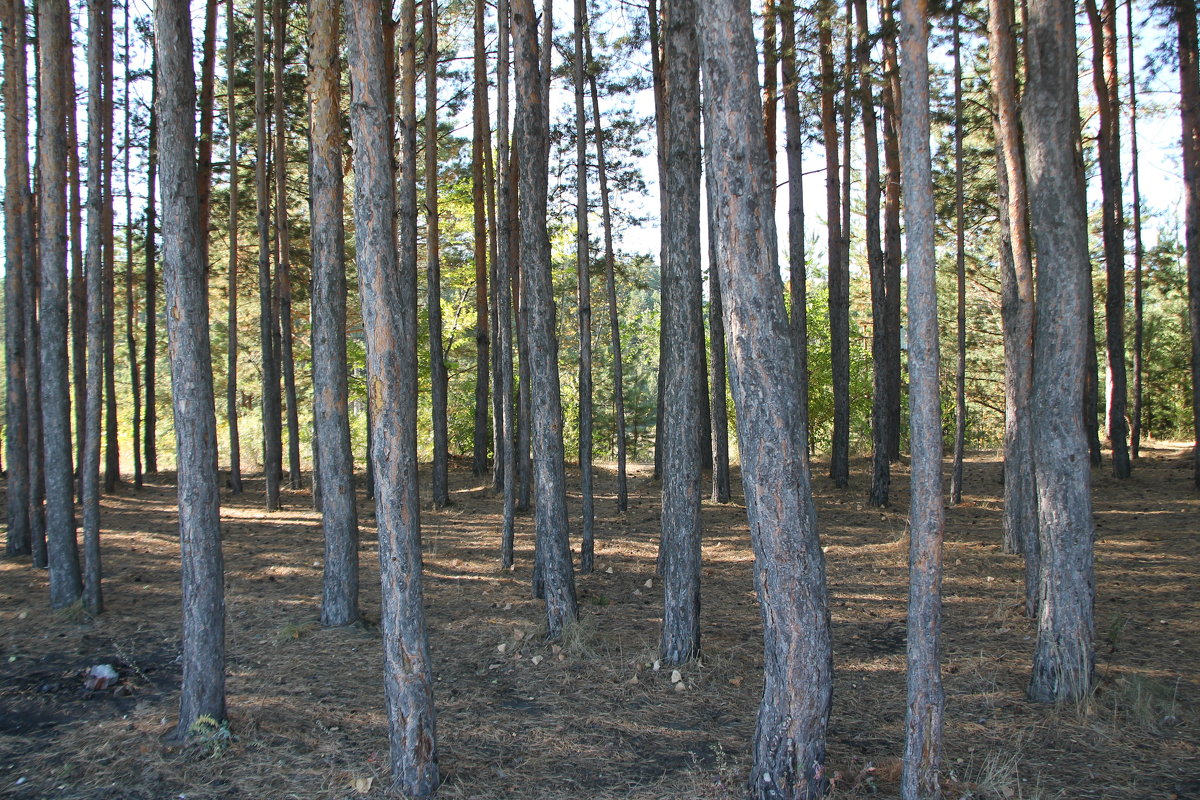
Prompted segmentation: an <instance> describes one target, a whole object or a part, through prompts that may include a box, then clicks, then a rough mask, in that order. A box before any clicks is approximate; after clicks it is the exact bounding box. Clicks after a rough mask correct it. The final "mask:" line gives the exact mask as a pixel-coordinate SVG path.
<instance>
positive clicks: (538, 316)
mask: <svg viewBox="0 0 1200 800" xmlns="http://www.w3.org/2000/svg"><path fill="white" fill-rule="evenodd" d="M512 13H513V25H512V27H513V52H514V54H515V60H516V68H517V70H516V71H517V80H516V94H517V119H516V122H517V126H516V127H517V132H516V147H517V153H518V160H519V161H520V164H521V175H520V193H519V200H520V207H521V215H520V220H521V256H522V268H521V283H522V285H521V289H522V291H521V295H522V298H521V303H522V305H523V306H524V307H525V309H526V311H527V313H526V315H525V316H526V327H527V329H528V330H527V337H528V341H529V349H528V350H527V351H526V352H527V354H528V361H529V383H530V395H531V396H532V397H536V398H538V402H537V403H534V404H532V406H533V407H532V411H533V415H532V419H531V423H532V425H531V433H532V436H531V438H532V444H533V450H534V458H533V464H534V478H535V480H536V483H537V486H536V489H535V491H536V492H537V505H536V507H535V511H534V519H535V527H536V530H537V551H538V555H537V560H538V566H540V573H541V574H540V581H541V585H542V591H543V593H544V596H545V599H546V629H547V634H548V636H549V637H550V638H552V639H555V638H559V637H561V636H562V634H563V632H564V631H565V629H566V627H567V626H568V625H570V624H572V623H573V622H574V621H575V619H576V618H577V616H578V608H577V606H576V601H575V576H574V571H573V568H572V565H571V550H570V543H569V540H568V529H567V497H566V475H565V468H564V464H563V441H562V399H561V396H560V388H559V379H558V341H557V337H556V335H555V330H556V328H555V316H556V311H555V303H554V287H553V281H552V275H551V270H550V239H549V236H548V234H547V230H546V190H547V186H548V178H547V172H548V163H547V160H548V157H549V136H548V133H549V131H548V117H547V112H548V109H547V102H546V101H547V97H546V92H545V87H544V84H543V76H542V75H541V67H540V65H539V59H538V40H537V26H538V21H537V17H536V16H535V12H534V8H533V2H532V0H514V2H513V4H512Z"/></svg>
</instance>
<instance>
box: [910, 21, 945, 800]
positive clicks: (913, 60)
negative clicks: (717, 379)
mask: <svg viewBox="0 0 1200 800" xmlns="http://www.w3.org/2000/svg"><path fill="white" fill-rule="evenodd" d="M900 16H901V25H900V49H901V62H900V63H901V71H900V79H901V85H902V87H903V91H902V95H901V96H902V98H903V99H902V102H901V121H900V129H901V130H902V131H905V135H904V136H903V137H902V138H901V140H900V144H901V148H902V149H901V169H902V175H903V180H904V222H905V232H906V235H905V257H906V258H905V260H906V262H907V266H908V326H909V336H908V374H909V393H908V396H909V402H908V405H909V431H910V433H909V439H910V442H911V448H912V479H911V496H912V499H911V501H910V504H909V508H910V510H909V521H910V522H909V528H910V535H909V548H908V574H909V583H908V626H907V630H908V645H907V659H908V709H907V714H906V716H905V722H904V771H903V775H902V777H901V780H900V794H901V797H903V798H904V800H918V799H920V800H937V798H939V797H941V786H940V783H939V780H938V776H939V771H940V767H941V756H942V717H943V714H944V709H945V694H944V692H943V689H942V673H941V627H942V619H941V618H942V529H943V526H944V515H945V512H944V510H943V506H942V419H941V410H942V409H941V394H940V392H939V386H938V370H939V364H938V362H939V356H938V319H937V307H938V304H937V254H936V253H935V251H934V239H935V236H936V233H937V222H936V212H935V210H934V202H933V169H932V164H931V160H930V151H929V7H928V4H927V2H926V0H903V4H902V5H901V15H900ZM957 31H958V26H957V21H956V23H955V54H956V56H957V53H958V46H957V43H958V36H957Z"/></svg>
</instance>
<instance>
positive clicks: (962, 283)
mask: <svg viewBox="0 0 1200 800" xmlns="http://www.w3.org/2000/svg"><path fill="white" fill-rule="evenodd" d="M953 13H954V44H953V50H954V276H955V283H956V286H955V288H956V291H955V309H956V311H957V314H956V316H957V319H956V322H957V324H958V325H957V327H958V330H957V333H958V350H957V353H956V355H957V356H958V360H957V363H956V364H955V365H954V466H953V468H952V472H951V474H950V502H951V503H953V504H954V505H959V504H961V503H962V490H963V449H964V448H965V447H966V438H967V264H966V259H967V241H966V227H965V223H964V220H963V214H964V209H965V205H966V204H965V199H964V195H963V180H964V178H963V97H962V6H961V3H955V5H954V12H953Z"/></svg>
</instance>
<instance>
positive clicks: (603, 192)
mask: <svg viewBox="0 0 1200 800" xmlns="http://www.w3.org/2000/svg"><path fill="white" fill-rule="evenodd" d="M584 45H585V49H586V51H587V52H586V56H587V63H588V64H591V63H592V36H591V28H590V27H589V28H587V29H586V30H584ZM588 83H589V86H590V89H591V95H592V125H593V126H594V129H595V130H594V133H595V137H596V170H597V173H598V175H599V178H600V221H601V224H602V225H603V226H604V291H605V295H606V300H607V303H608V329H609V339H610V342H611V343H610V347H611V349H612V362H613V416H614V417H615V418H616V440H617V511H619V512H624V511H626V510H627V509H628V508H629V478H628V474H627V468H626V452H625V376H624V365H623V364H622V362H621V325H620V319H619V314H618V308H617V279H616V261H617V259H616V255H615V253H614V248H613V235H612V208H611V204H610V195H609V190H608V158H607V154H606V151H605V147H604V123H603V117H601V116H600V92H599V89H598V87H597V85H596V74H595V72H594V71H591V70H589V71H588Z"/></svg>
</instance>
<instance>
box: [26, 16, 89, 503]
mask: <svg viewBox="0 0 1200 800" xmlns="http://www.w3.org/2000/svg"><path fill="white" fill-rule="evenodd" d="M22 12H24V9H22ZM24 70H25V68H24V66H23V65H22V72H24ZM67 93H68V96H70V97H75V96H76V92H75V75H74V72H73V71H72V73H71V74H69V75H68V76H67ZM77 105H78V104H77V103H68V104H67V180H68V183H67V193H68V194H67V215H68V225H69V233H68V235H67V238H68V239H69V240H70V247H71V290H70V291H71V314H70V317H71V318H70V325H71V379H72V383H73V384H74V390H75V398H74V400H75V404H74V406H72V410H73V411H74V412H75V482H76V484H77V489H76V492H77V494H78V496H79V497H80V499H82V497H83V471H82V470H83V445H84V442H83V440H84V427H85V416H84V414H85V411H86V407H87V398H86V397H85V395H86V394H87V286H86V285H85V283H84V282H85V277H84V274H83V273H84V263H83V232H82V229H83V208H82V202H81V199H80V190H79V185H80V183H81V180H80V175H79V172H80V165H79V120H78V119H77V116H78V112H77V108H76V106H77ZM26 158H28V156H27V157H26Z"/></svg>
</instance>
